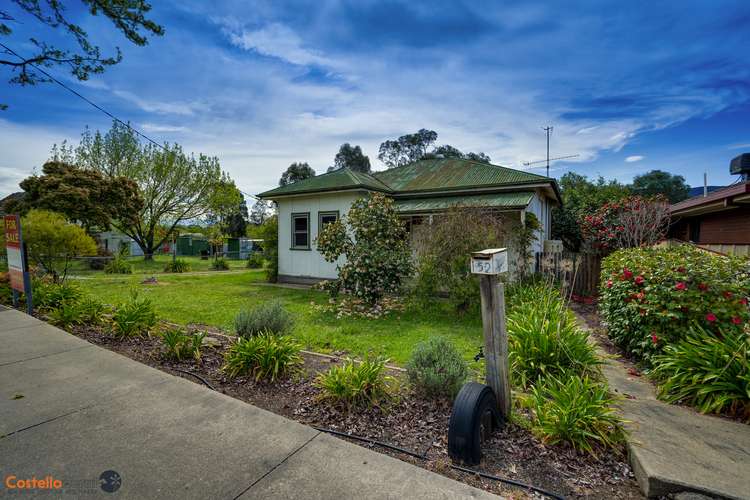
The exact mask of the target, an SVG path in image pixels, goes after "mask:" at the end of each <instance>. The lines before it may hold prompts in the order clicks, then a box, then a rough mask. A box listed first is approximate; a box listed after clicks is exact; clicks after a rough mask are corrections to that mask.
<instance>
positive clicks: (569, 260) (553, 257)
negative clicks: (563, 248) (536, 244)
mask: <svg viewBox="0 0 750 500" xmlns="http://www.w3.org/2000/svg"><path fill="white" fill-rule="evenodd" d="M601 269H602V259H601V256H599V255H596V254H591V253H573V252H538V253H537V254H536V258H535V268H534V270H535V271H536V272H537V273H539V274H543V275H545V276H549V277H552V278H554V279H555V280H557V281H559V282H560V283H561V284H562V286H563V287H564V288H565V290H566V291H567V292H568V293H572V294H573V295H578V296H580V297H595V296H596V295H597V294H598V288H599V274H600V273H601Z"/></svg>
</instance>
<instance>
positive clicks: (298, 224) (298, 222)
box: [294, 217, 307, 231]
mask: <svg viewBox="0 0 750 500" xmlns="http://www.w3.org/2000/svg"><path fill="white" fill-rule="evenodd" d="M294 230H295V231H307V217H295V218H294Z"/></svg>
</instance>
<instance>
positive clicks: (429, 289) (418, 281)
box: [411, 254, 441, 308]
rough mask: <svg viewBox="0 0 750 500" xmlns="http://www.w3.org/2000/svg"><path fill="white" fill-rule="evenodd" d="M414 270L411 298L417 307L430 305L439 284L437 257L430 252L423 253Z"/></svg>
mask: <svg viewBox="0 0 750 500" xmlns="http://www.w3.org/2000/svg"><path fill="white" fill-rule="evenodd" d="M415 271H416V276H415V278H414V286H413V288H412V291H411V295H412V300H413V301H414V303H415V305H416V306H417V307H421V308H427V307H430V306H431V305H433V304H434V303H435V298H436V297H437V295H438V293H439V291H440V285H441V279H440V273H439V272H438V269H437V259H436V258H435V256H434V255H432V254H427V255H423V256H422V257H420V258H419V260H418V261H417V264H416V269H415Z"/></svg>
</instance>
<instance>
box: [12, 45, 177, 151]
mask: <svg viewBox="0 0 750 500" xmlns="http://www.w3.org/2000/svg"><path fill="white" fill-rule="evenodd" d="M0 47H3V48H4V49H5V50H6V51H7V52H8V53H9V54H11V55H14V56H16V57H17V58H19V59H20V60H21V61H26V59H24V58H23V57H22V56H21V55H20V54H19V53H18V52H16V51H15V50H13V49H11V48H10V47H8V46H7V45H5V44H4V43H2V42H0ZM28 64H29V66H31V67H32V68H34V69H36V70H37V71H39V72H40V73H42V74H43V75H44V76H46V77H47V78H49V79H50V80H51V81H53V82H55V83H56V84H58V85H59V86H61V87H62V88H64V89H65V90H67V91H68V92H70V93H72V94H73V95H75V96H77V97H79V98H81V99H83V100H84V101H86V102H87V103H88V104H90V105H91V106H93V107H94V108H96V109H98V110H99V111H101V112H102V113H104V114H105V115H107V116H109V117H110V118H112V119H113V120H114V121H116V122H117V123H119V124H121V125H124V126H126V127H127V128H128V129H130V130H131V131H133V132H134V133H135V134H137V135H139V136H140V137H143V138H144V139H146V140H147V141H148V142H150V143H151V144H153V145H154V146H157V147H160V148H162V149H164V150H165V151H166V149H167V148H166V147H164V145H163V144H159V143H158V142H156V141H155V140H153V139H152V138H150V137H149V136H147V135H146V134H144V133H143V132H141V131H139V130H138V129H136V128H135V127H133V126H131V125H130V123H125V122H124V121H122V120H120V119H119V118H117V117H116V116H115V115H113V114H112V113H110V112H109V111H107V110H106V109H104V108H103V107H101V106H99V105H98V104H96V103H95V102H93V101H92V100H91V99H89V98H87V97H86V96H84V95H82V94H80V93H79V92H78V91H76V90H74V89H72V88H70V87H68V86H67V85H65V84H64V83H63V82H61V81H60V80H58V79H57V78H55V77H54V76H52V75H50V74H49V73H48V72H47V71H45V70H44V69H42V68H40V67H39V66H37V65H36V64H34V63H28Z"/></svg>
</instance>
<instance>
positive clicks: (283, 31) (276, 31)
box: [225, 23, 334, 66]
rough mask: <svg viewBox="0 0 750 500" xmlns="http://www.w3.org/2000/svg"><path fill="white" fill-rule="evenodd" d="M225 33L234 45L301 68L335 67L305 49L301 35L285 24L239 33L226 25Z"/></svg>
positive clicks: (313, 52)
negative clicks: (312, 66) (310, 66)
mask: <svg viewBox="0 0 750 500" xmlns="http://www.w3.org/2000/svg"><path fill="white" fill-rule="evenodd" d="M225 32H226V33H227V35H228V36H229V40H230V41H231V42H232V44H233V45H235V46H237V47H239V48H241V49H245V50H253V51H255V52H257V53H258V54H261V55H264V56H270V57H278V58H279V59H282V60H284V61H287V62H289V63H292V64H297V65H300V66H308V65H318V66H333V65H334V63H333V61H331V60H330V59H328V58H327V57H325V56H324V55H322V54H320V53H319V52H318V51H315V50H313V49H310V48H307V47H304V44H303V42H302V39H301V38H300V37H299V35H297V33H295V32H294V31H293V30H292V29H291V28H289V27H288V26H286V25H284V24H280V23H271V24H267V25H266V26H264V27H262V28H260V29H257V30H244V29H241V30H239V31H234V30H233V29H232V28H231V27H229V26H226V25H225Z"/></svg>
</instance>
